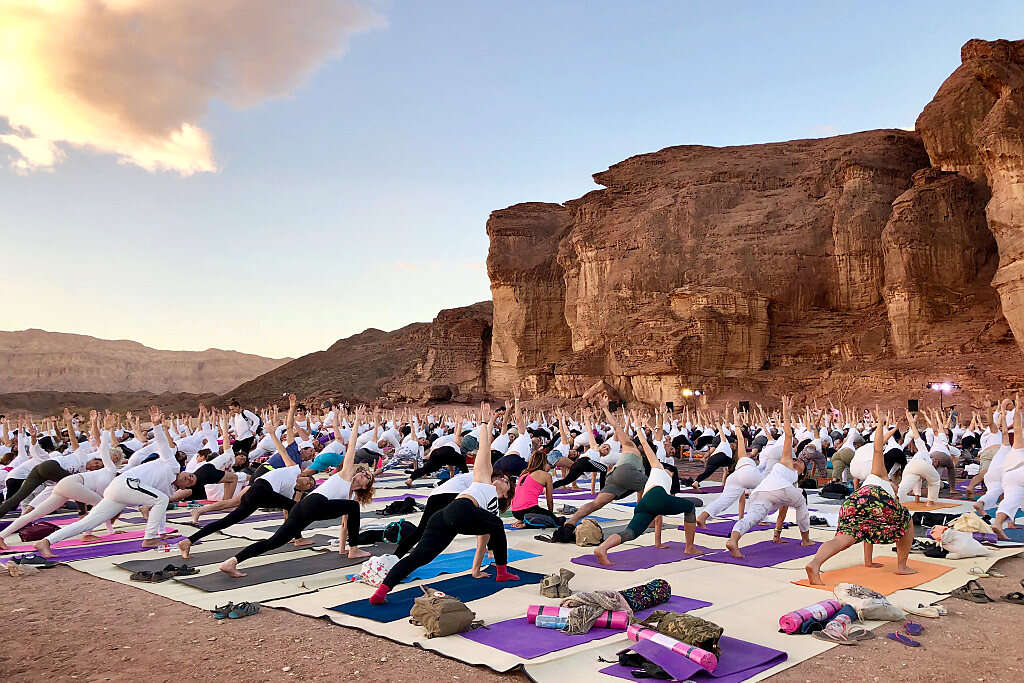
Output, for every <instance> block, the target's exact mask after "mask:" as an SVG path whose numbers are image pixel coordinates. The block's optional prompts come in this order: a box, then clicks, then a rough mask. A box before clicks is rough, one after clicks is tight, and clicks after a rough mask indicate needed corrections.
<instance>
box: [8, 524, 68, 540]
mask: <svg viewBox="0 0 1024 683" xmlns="http://www.w3.org/2000/svg"><path fill="white" fill-rule="evenodd" d="M59 529H60V527H59V526H57V525H56V524H53V523H51V522H33V523H32V524H26V525H25V526H23V527H22V528H21V531H19V532H18V536H19V537H20V538H21V540H22V541H24V542H26V543H32V542H33V541H38V540H39V539H41V538H46V537H47V536H49V535H50V534H52V533H53V532H54V531H57V530H59Z"/></svg>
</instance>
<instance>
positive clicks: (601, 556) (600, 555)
mask: <svg viewBox="0 0 1024 683" xmlns="http://www.w3.org/2000/svg"><path fill="white" fill-rule="evenodd" d="M594 557H596V558H597V561H598V562H600V563H601V564H603V565H604V566H606V567H611V566H612V561H611V560H609V559H608V551H607V550H601V549H600V548H594Z"/></svg>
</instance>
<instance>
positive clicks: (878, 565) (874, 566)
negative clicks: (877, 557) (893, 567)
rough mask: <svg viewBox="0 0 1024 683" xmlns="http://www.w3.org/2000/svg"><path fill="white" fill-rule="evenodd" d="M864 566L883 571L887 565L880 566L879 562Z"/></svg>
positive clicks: (866, 563)
mask: <svg viewBox="0 0 1024 683" xmlns="http://www.w3.org/2000/svg"><path fill="white" fill-rule="evenodd" d="M864 566H865V567H871V568H872V569H881V568H882V567H884V566H885V565H884V564H879V563H878V562H865V563H864Z"/></svg>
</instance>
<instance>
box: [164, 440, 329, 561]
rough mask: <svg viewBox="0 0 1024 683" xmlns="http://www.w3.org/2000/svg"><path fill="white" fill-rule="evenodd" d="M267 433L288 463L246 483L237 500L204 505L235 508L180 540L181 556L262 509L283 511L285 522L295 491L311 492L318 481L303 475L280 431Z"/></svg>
mask: <svg viewBox="0 0 1024 683" xmlns="http://www.w3.org/2000/svg"><path fill="white" fill-rule="evenodd" d="M225 422H226V421H225ZM267 435H268V436H270V438H271V439H272V440H273V442H274V447H275V448H276V449H277V452H278V453H280V454H281V459H282V460H283V461H284V465H285V466H284V467H278V468H275V469H273V470H270V471H269V472H267V473H266V474H264V475H262V476H260V477H258V478H256V480H255V481H253V483H252V485H250V486H246V487H245V488H244V489H242V493H241V494H240V495H239V496H238V498H237V499H234V500H227V501H223V500H222V501H220V502H218V503H214V504H213V505H207V506H205V507H206V508H215V509H220V510H223V509H227V508H229V507H234V508H235V509H234V510H232V511H231V512H229V513H228V514H227V515H225V516H224V517H221V518H220V519H218V520H216V521H214V522H211V523H210V524H207V525H206V526H204V527H203V528H202V529H200V530H199V531H197V532H195V533H194V534H192V535H191V536H189V537H188V538H186V539H183V540H181V541H179V542H178V548H179V549H180V550H181V556H182V557H183V558H185V559H186V560H187V559H188V556H189V552H190V551H191V549H192V546H193V545H195V544H196V543H198V542H199V541H200V540H202V539H204V538H206V537H207V536H209V535H210V534H212V533H215V532H217V531H221V530H222V529H227V528H228V527H229V526H232V525H233V524H238V523H239V522H241V521H243V520H245V519H247V518H248V517H249V516H250V515H251V514H252V513H254V512H256V511H257V510H259V509H260V508H271V509H275V510H284V518H285V521H287V520H288V511H289V510H291V509H292V507H294V505H295V499H296V497H297V496H296V494H297V493H302V492H304V491H309V490H310V489H312V488H313V487H314V486H315V485H316V481H315V480H314V479H313V478H312V477H303V476H300V470H301V466H300V465H298V464H297V463H296V462H295V461H294V460H292V459H291V457H290V456H289V455H288V451H287V450H286V449H285V447H284V446H283V445H282V444H281V441H280V439H278V438H277V434H275V433H274V430H273V429H268V430H267ZM226 448H227V447H226ZM217 506H223V507H217ZM208 511H209V510H208ZM292 543H293V544H294V545H295V546H297V547H301V546H303V545H311V544H312V541H306V542H302V539H301V536H300V537H299V538H297V539H295V540H294V541H292Z"/></svg>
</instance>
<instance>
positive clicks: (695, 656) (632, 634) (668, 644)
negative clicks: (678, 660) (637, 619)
mask: <svg viewBox="0 0 1024 683" xmlns="http://www.w3.org/2000/svg"><path fill="white" fill-rule="evenodd" d="M626 637H628V638H629V639H630V640H634V641H641V640H649V641H651V642H652V643H657V644H658V645H661V646H662V647H664V648H666V649H668V650H671V651H672V652H675V653H677V654H680V655H682V656H684V657H686V658H687V659H689V660H691V661H693V662H696V663H697V664H700V665H701V666H702V667H704V668H705V669H707V670H708V671H710V672H712V673H714V671H715V669H716V668H717V667H718V657H716V656H715V655H713V654H711V653H710V652H708V651H707V650H702V649H700V648H699V647H694V646H693V645H687V644H686V643H684V642H683V641H681V640H676V639H675V638H672V637H671V636H666V635H665V634H663V633H658V632H657V631H654V630H652V629H649V628H644V627H643V626H641V625H640V624H630V626H629V628H628V629H626Z"/></svg>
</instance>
